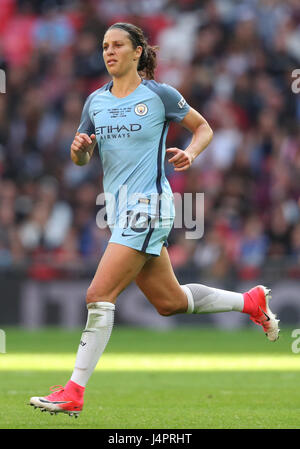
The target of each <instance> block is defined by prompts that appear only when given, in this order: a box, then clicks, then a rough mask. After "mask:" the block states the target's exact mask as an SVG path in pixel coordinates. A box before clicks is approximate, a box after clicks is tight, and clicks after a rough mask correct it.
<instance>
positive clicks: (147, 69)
mask: <svg viewBox="0 0 300 449" xmlns="http://www.w3.org/2000/svg"><path fill="white" fill-rule="evenodd" d="M113 28H120V29H121V30H124V31H126V32H127V33H128V34H129V39H130V40H131V43H132V45H133V48H137V47H138V46H141V47H142V48H143V51H142V54H141V56H140V60H139V64H138V68H137V69H138V72H139V73H140V75H141V76H142V77H143V78H147V79H150V80H152V79H153V78H154V71H155V68H156V64H157V62H156V52H157V50H158V47H156V46H154V47H152V46H151V45H148V42H147V39H146V37H145V36H144V33H143V30H142V29H141V28H139V27H137V26H135V25H133V24H131V23H123V22H118V23H114V24H113V25H111V26H110V27H109V28H108V30H111V29H113ZM108 30H107V31H108Z"/></svg>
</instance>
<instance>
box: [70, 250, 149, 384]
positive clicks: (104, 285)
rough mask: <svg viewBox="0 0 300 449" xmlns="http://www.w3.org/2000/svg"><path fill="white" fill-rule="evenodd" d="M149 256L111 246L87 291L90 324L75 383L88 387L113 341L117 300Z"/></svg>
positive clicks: (88, 321)
mask: <svg viewBox="0 0 300 449" xmlns="http://www.w3.org/2000/svg"><path fill="white" fill-rule="evenodd" d="M149 257H150V256H149V255H146V254H145V253H142V252H140V251H137V250H135V249H132V248H129V247H127V246H124V245H118V244H116V243H109V244H108V246H107V249H106V251H105V253H104V255H103V257H102V259H101V261H100V263H99V266H98V268H97V271H96V274H95V276H94V278H93V280H92V282H91V285H90V287H89V288H88V291H87V296H86V302H87V309H88V317H87V323H86V327H85V329H84V331H83V333H82V337H81V340H80V344H79V347H78V351H77V357H76V362H75V368H74V371H73V374H72V377H71V380H72V381H73V382H76V384H78V385H80V386H82V387H85V385H86V384H87V382H88V379H89V378H90V376H91V374H92V372H93V371H94V369H95V367H96V365H97V362H98V360H99V358H100V357H101V355H102V353H103V351H104V349H105V347H106V345H107V343H108V340H109V338H110V335H111V331H112V327H113V322H114V310H115V302H116V299H117V297H118V295H119V294H120V293H121V292H122V291H123V290H124V289H125V288H126V287H127V285H128V284H130V282H131V281H132V280H133V279H134V278H135V277H136V276H137V274H138V272H139V271H140V270H141V268H142V267H143V265H144V264H145V262H146V261H147V260H148V259H149Z"/></svg>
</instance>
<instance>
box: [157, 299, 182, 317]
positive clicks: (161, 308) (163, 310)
mask: <svg viewBox="0 0 300 449" xmlns="http://www.w3.org/2000/svg"><path fill="white" fill-rule="evenodd" d="M155 307H156V310H157V311H158V313H159V314H160V315H162V316H171V315H174V314H176V313H179V310H178V307H177V306H176V305H175V304H174V303H171V302H161V303H157V304H156V306H155Z"/></svg>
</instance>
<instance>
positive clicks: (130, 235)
mask: <svg viewBox="0 0 300 449" xmlns="http://www.w3.org/2000/svg"><path fill="white" fill-rule="evenodd" d="M124 233H125V231H123V232H122V236H123V237H132V234H124Z"/></svg>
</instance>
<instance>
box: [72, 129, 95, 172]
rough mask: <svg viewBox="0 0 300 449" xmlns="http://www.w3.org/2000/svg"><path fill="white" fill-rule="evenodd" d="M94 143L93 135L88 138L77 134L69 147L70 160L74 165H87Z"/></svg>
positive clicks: (83, 134) (86, 135) (85, 135)
mask: <svg viewBox="0 0 300 449" xmlns="http://www.w3.org/2000/svg"><path fill="white" fill-rule="evenodd" d="M96 143H97V141H96V136H95V134H91V135H90V136H88V134H85V133H79V132H77V133H76V134H75V137H74V140H73V142H72V145H71V159H72V161H73V162H74V164H76V165H85V164H87V163H88V162H89V161H90V159H91V157H92V154H93V152H94V148H95V146H96Z"/></svg>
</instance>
